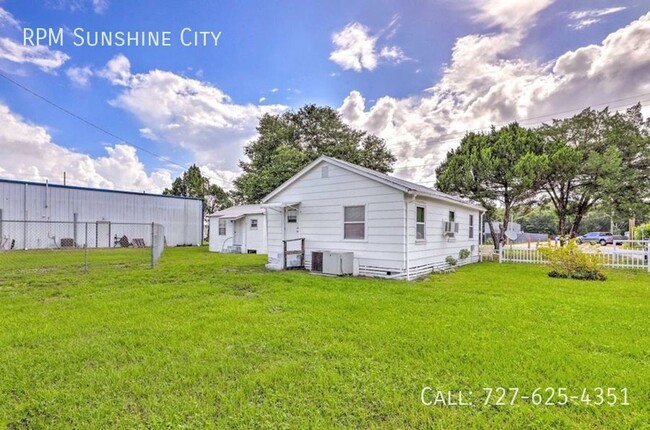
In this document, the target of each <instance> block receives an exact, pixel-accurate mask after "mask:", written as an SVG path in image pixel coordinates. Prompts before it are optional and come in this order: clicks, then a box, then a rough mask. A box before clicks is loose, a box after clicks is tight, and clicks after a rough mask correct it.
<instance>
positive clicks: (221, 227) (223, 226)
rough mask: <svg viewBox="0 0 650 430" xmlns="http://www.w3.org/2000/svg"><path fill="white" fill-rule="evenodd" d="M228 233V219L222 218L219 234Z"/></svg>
mask: <svg viewBox="0 0 650 430" xmlns="http://www.w3.org/2000/svg"><path fill="white" fill-rule="evenodd" d="M225 235H226V220H225V219H220V220H219V236H225Z"/></svg>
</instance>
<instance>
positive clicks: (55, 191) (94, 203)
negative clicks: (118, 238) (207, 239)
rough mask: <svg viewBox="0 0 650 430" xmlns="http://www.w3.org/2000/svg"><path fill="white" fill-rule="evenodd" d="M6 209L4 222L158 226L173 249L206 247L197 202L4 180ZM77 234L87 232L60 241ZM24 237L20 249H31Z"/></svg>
mask: <svg viewBox="0 0 650 430" xmlns="http://www.w3.org/2000/svg"><path fill="white" fill-rule="evenodd" d="M0 210H1V214H2V215H1V216H2V219H3V220H7V221H9V220H17V221H22V220H27V221H68V222H71V221H77V222H79V223H83V222H93V223H94V222H97V221H109V222H111V223H152V222H155V223H157V224H162V225H163V226H164V227H165V237H166V240H167V245H168V246H176V245H200V244H201V243H202V237H201V235H202V231H203V206H202V201H201V200H197V199H185V198H175V197H166V196H159V195H153V194H136V193H126V192H114V191H105V190H94V189H84V188H75V187H64V186H61V185H49V186H46V185H45V184H33V183H20V182H10V181H3V180H0ZM5 227H7V228H8V223H6V224H5ZM66 228H68V229H70V228H71V227H70V226H67V227H66ZM79 228H80V227H79ZM5 230H6V229H5ZM116 233H117V231H116ZM4 234H5V235H6V234H7V233H6V232H5V233H4ZM77 234H78V235H81V234H83V233H82V232H81V231H79V232H77V233H76V234H75V232H74V231H71V232H67V233H66V234H65V235H57V236H58V237H73V235H75V236H76V235H77ZM23 236H24V234H15V237H16V239H17V244H16V247H17V248H23V247H26V246H24V245H25V244H23V243H22V242H24V238H23ZM27 240H28V244H29V238H27ZM46 246H47V245H45V246H43V245H41V246H38V245H37V244H36V245H35V244H31V246H30V247H31V248H34V247H46Z"/></svg>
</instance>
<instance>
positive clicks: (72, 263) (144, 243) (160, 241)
mask: <svg viewBox="0 0 650 430" xmlns="http://www.w3.org/2000/svg"><path fill="white" fill-rule="evenodd" d="M164 248H165V229H164V227H163V226H162V225H160V224H154V223H116V222H108V221H97V222H68V221H10V220H0V274H1V273H11V272H22V271H48V270H59V269H64V270H80V271H82V272H87V271H89V270H92V269H93V268H96V267H152V268H153V267H155V266H156V264H157V263H158V260H160V258H161V256H162V254H163V251H164Z"/></svg>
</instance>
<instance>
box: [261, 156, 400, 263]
mask: <svg viewBox="0 0 650 430" xmlns="http://www.w3.org/2000/svg"><path fill="white" fill-rule="evenodd" d="M403 196H404V194H403V193H402V192H401V191H398V190H395V189H394V188H392V187H388V186H386V185H383V184H380V183H378V182H376V181H373V180H371V179H368V178H365V177H363V176H361V175H358V174H356V173H352V172H350V171H348V170H345V169H342V168H340V167H337V166H334V165H329V171H328V177H326V178H322V177H321V169H320V168H318V167H317V168H314V169H312V170H311V171H310V172H308V173H306V174H305V175H304V176H303V177H302V178H300V179H299V180H298V181H296V182H295V183H294V184H292V185H291V186H290V187H288V188H287V189H285V190H283V191H282V192H280V193H279V194H277V195H276V196H274V197H273V198H272V199H270V200H269V201H268V203H274V202H285V203H287V202H300V206H299V213H298V223H299V229H300V237H304V238H305V264H306V266H307V267H310V265H311V252H312V251H321V250H327V251H351V252H354V256H355V259H356V260H357V262H358V264H360V265H368V266H377V267H382V268H383V270H384V271H385V272H390V271H400V270H402V269H403V267H404V224H403V222H404V210H405V205H404V197H403ZM357 205H365V207H366V213H365V216H366V219H365V224H366V234H365V235H366V237H365V239H364V240H345V239H343V207H344V206H357ZM267 229H268V252H269V267H273V268H281V265H282V252H283V248H282V247H283V244H282V239H283V234H282V232H283V214H282V212H279V211H278V210H275V209H268V210H267Z"/></svg>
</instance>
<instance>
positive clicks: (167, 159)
mask: <svg viewBox="0 0 650 430" xmlns="http://www.w3.org/2000/svg"><path fill="white" fill-rule="evenodd" d="M0 77H1V78H3V79H5V80H6V81H8V82H10V83H12V84H14V85H16V86H17V87H19V88H21V89H23V90H24V91H27V92H28V93H29V94H31V95H33V96H34V97H37V98H39V99H41V100H43V101H44V102H45V103H47V104H49V105H51V106H54V107H55V108H57V109H59V110H60V111H62V112H64V113H66V114H68V115H70V116H71V117H73V118H76V119H78V120H79V121H81V122H83V123H85V124H86V125H88V126H90V127H92V128H94V129H96V130H99V131H100V132H102V133H104V134H106V135H108V136H111V137H112V138H114V139H117V140H118V141H120V142H122V143H126V144H127V145H130V146H132V147H134V148H137V149H139V150H140V151H142V152H146V153H147V154H149V155H152V156H154V157H156V158H157V159H159V160H161V161H165V162H167V163H170V164H174V165H176V166H178V167H181V168H183V170H187V169H188V167H187V166H184V165H182V164H180V163H177V162H175V161H173V160H171V159H169V158H167V157H164V156H162V155H160V154H156V153H155V152H153V151H150V150H148V149H146V148H143V147H141V146H138V145H136V144H134V143H131V142H129V141H128V140H126V139H124V138H121V137H120V136H118V135H116V134H115V133H113V132H110V131H108V130H106V129H105V128H103V127H101V126H99V125H97V124H95V123H93V122H90V121H88V120H87V119H85V118H83V117H81V116H79V115H77V114H76V113H74V112H72V111H70V110H68V109H66V108H64V107H63V106H61V105H59V104H57V103H55V102H53V101H51V100H49V99H48V98H46V97H44V96H42V95H40V94H38V93H37V92H36V91H33V90H31V89H30V88H27V87H26V86H24V85H22V84H21V83H19V82H17V81H15V80H13V79H11V78H10V77H8V76H6V75H5V74H3V73H1V72H0Z"/></svg>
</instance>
